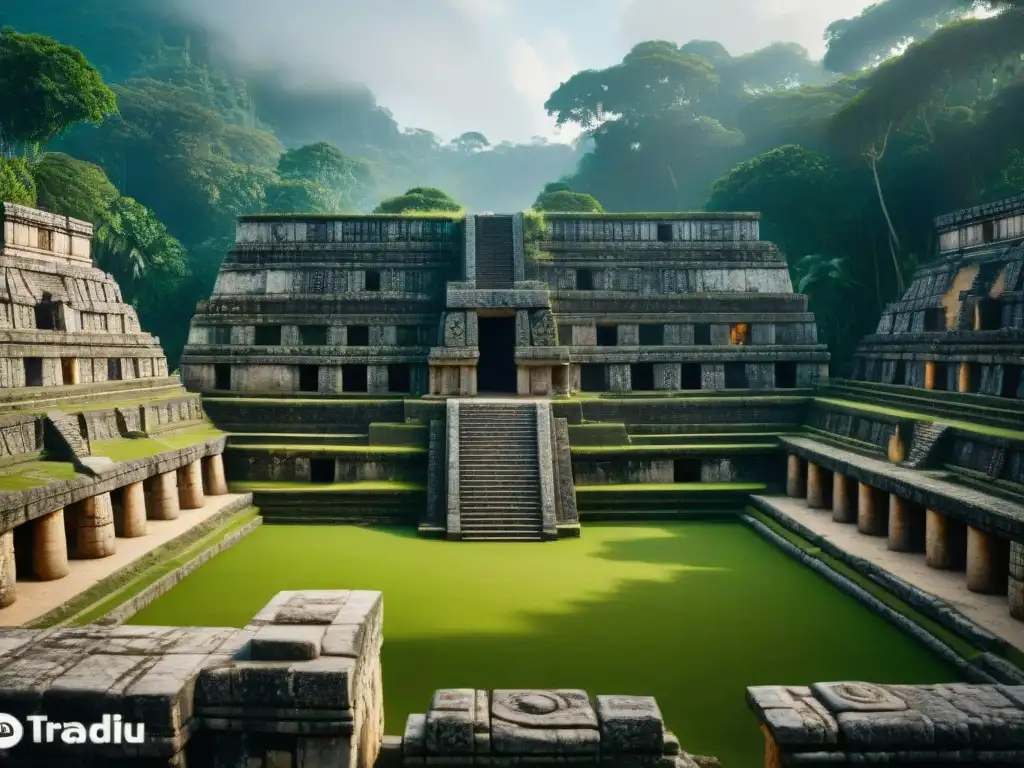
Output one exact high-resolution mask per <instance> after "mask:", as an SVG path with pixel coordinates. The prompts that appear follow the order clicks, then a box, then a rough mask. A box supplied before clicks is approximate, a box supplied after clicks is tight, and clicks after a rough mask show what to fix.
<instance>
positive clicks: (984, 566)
mask: <svg viewBox="0 0 1024 768" xmlns="http://www.w3.org/2000/svg"><path fill="white" fill-rule="evenodd" d="M1008 548H1009V542H1007V541H1006V540H1005V539H1000V538H999V537H998V536H993V535H992V534H990V533H985V532H984V531H979V530H978V529H977V528H974V527H972V526H967V589H968V590H969V591H971V592H978V593H980V594H983V595H1000V594H1003V593H1005V591H1006V583H1007V582H1006V577H1007V567H1008V566H1009V552H1008V551H1007V550H1008Z"/></svg>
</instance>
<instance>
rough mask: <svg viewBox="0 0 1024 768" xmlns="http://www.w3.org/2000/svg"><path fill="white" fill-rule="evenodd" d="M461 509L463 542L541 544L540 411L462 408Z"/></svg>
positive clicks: (507, 406) (501, 405)
mask: <svg viewBox="0 0 1024 768" xmlns="http://www.w3.org/2000/svg"><path fill="white" fill-rule="evenodd" d="M459 509H460V518H461V526H462V540H463V541H540V540H541V539H542V533H543V528H544V521H543V515H542V512H541V495H540V461H539V457H538V450H537V406H536V405H535V404H533V403H521V404H520V403H507V404H506V403H487V404H484V403H479V404H474V403H463V404H462V405H461V406H460V408H459Z"/></svg>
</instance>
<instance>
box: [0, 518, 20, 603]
mask: <svg viewBox="0 0 1024 768" xmlns="http://www.w3.org/2000/svg"><path fill="white" fill-rule="evenodd" d="M17 585H18V568H17V564H16V563H15V562H14V531H13V530H11V531H4V532H3V533H0V608H6V607H7V606H8V605H11V604H12V603H14V601H15V600H17V599H18V586H17Z"/></svg>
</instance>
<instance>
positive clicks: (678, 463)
mask: <svg viewBox="0 0 1024 768" xmlns="http://www.w3.org/2000/svg"><path fill="white" fill-rule="evenodd" d="M701 463H702V462H701V460H700V459H675V460H673V462H672V482H674V483H699V482H700V478H701V474H700V472H701Z"/></svg>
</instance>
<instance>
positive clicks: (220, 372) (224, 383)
mask: <svg viewBox="0 0 1024 768" xmlns="http://www.w3.org/2000/svg"><path fill="white" fill-rule="evenodd" d="M213 388H214V389H220V390H229V389H231V366H230V365H229V364H227V363H214V365H213Z"/></svg>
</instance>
